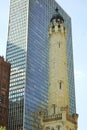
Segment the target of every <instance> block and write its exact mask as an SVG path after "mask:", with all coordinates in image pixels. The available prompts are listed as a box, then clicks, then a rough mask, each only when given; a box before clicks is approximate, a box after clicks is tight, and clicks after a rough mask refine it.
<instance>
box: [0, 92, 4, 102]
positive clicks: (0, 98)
mask: <svg viewBox="0 0 87 130" xmlns="http://www.w3.org/2000/svg"><path fill="white" fill-rule="evenodd" d="M4 103H5V97H4V95H3V94H0V104H4Z"/></svg>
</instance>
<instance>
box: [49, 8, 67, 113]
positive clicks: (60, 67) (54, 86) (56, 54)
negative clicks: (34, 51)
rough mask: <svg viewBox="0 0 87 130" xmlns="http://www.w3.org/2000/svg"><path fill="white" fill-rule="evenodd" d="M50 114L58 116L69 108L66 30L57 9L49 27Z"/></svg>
mask: <svg viewBox="0 0 87 130" xmlns="http://www.w3.org/2000/svg"><path fill="white" fill-rule="evenodd" d="M49 40H50V51H49V110H48V112H49V114H57V113H58V112H59V111H60V110H61V109H62V108H66V107H67V106H68V107H69V100H68V99H69V93H68V89H69V86H68V72H67V56H66V28H65V25H64V19H63V17H62V16H61V15H60V14H59V12H58V9H56V14H54V15H53V16H52V18H51V20H50V26H49Z"/></svg>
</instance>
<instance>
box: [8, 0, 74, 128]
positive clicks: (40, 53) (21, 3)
mask: <svg viewBox="0 0 87 130" xmlns="http://www.w3.org/2000/svg"><path fill="white" fill-rule="evenodd" d="M55 8H58V9H59V11H60V13H61V14H62V16H63V18H64V21H65V26H66V27H67V62H68V75H69V77H68V81H69V96H70V97H69V102H70V113H71V114H73V113H76V108H75V90H74V89H75V88H74V75H73V52H72V34H71V18H70V17H69V16H68V15H67V14H66V13H65V12H64V10H63V9H62V8H61V7H60V6H59V5H58V4H57V3H56V2H55V1H54V0H11V2H10V17H9V29H8V41H7V53H6V58H7V60H8V61H9V62H10V63H11V80H10V94H9V122H8V130H21V129H23V130H32V129H33V128H36V129H39V128H38V127H39V119H37V117H36V115H35V114H34V112H35V113H37V112H38V111H39V110H41V109H44V110H45V109H46V108H47V104H48V86H49V84H48V77H49V68H48V63H49V56H48V54H49V38H48V25H49V23H50V18H51V16H52V15H53V14H54V11H55Z"/></svg>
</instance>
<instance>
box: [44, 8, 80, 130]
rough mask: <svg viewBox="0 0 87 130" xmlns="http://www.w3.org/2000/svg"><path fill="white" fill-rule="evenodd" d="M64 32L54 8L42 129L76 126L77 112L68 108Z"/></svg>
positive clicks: (66, 129) (68, 129)
mask: <svg viewBox="0 0 87 130" xmlns="http://www.w3.org/2000/svg"><path fill="white" fill-rule="evenodd" d="M66 33H67V31H66V27H65V25H64V19H63V17H62V16H61V15H60V14H59V13H58V9H56V14H54V15H53V16H52V18H51V20H50V26H49V41H50V46H49V99H48V114H44V116H43V114H42V116H41V117H42V119H41V127H42V130H77V126H78V123H77V119H78V114H73V115H72V114H71V113H70V110H69V109H70V104H69V98H70V97H69V83H68V77H69V76H68V66H67V49H66V36H67V34H66Z"/></svg>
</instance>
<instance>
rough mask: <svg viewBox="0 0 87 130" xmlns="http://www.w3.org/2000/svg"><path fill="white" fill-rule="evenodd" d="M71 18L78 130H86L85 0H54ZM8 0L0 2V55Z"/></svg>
mask: <svg viewBox="0 0 87 130" xmlns="http://www.w3.org/2000/svg"><path fill="white" fill-rule="evenodd" d="M56 1H57V2H58V3H59V5H60V6H61V7H62V8H63V9H64V10H65V11H66V12H67V13H68V15H69V16H70V17H71V19H72V41H73V57H74V75H75V90H76V108H77V113H78V114H79V118H78V130H87V124H86V123H87V119H86V117H87V101H86V99H87V85H86V80H87V60H86V56H87V31H86V30H87V0H56ZM8 20H9V0H1V2H0V55H1V56H4V57H5V55H6V42H7V33H8Z"/></svg>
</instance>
